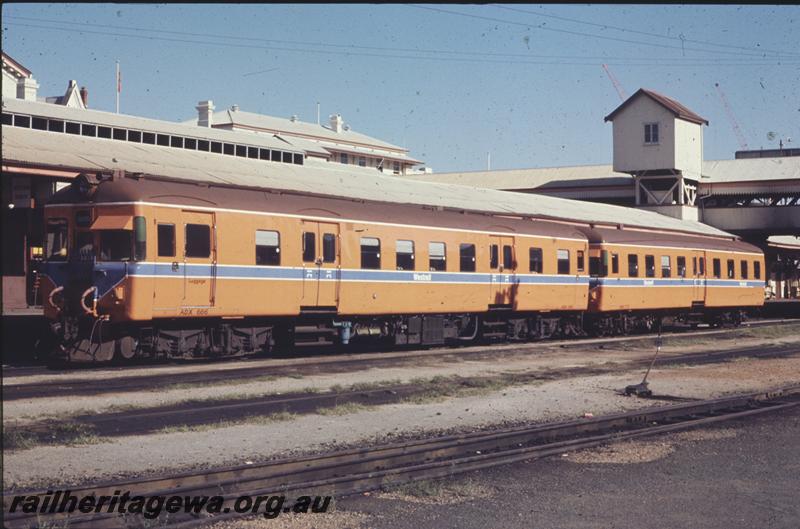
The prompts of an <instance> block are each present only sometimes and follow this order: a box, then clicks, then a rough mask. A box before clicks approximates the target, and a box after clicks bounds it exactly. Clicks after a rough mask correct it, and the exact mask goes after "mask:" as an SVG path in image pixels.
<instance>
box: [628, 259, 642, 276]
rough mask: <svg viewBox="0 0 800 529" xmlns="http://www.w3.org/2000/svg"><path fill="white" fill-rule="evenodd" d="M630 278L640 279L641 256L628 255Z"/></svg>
mask: <svg viewBox="0 0 800 529" xmlns="http://www.w3.org/2000/svg"><path fill="white" fill-rule="evenodd" d="M628 276H629V277H639V256H638V255H636V254H632V253H630V254H628Z"/></svg>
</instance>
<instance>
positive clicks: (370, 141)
mask: <svg viewBox="0 0 800 529" xmlns="http://www.w3.org/2000/svg"><path fill="white" fill-rule="evenodd" d="M184 123H186V124H192V123H195V124H196V123H197V118H195V119H192V120H188V121H185V122H184ZM211 123H212V125H214V126H216V125H234V126H240V127H252V128H256V129H266V130H270V131H276V132H278V131H283V132H287V133H291V134H298V135H302V136H307V137H313V138H324V139H326V140H327V141H330V142H342V143H349V144H359V145H363V146H368V147H381V148H383V149H388V150H392V151H397V152H398V153H402V152H407V151H408V149H404V148H403V147H398V146H397V145H392V144H391V143H387V142H385V141H381V140H378V139H376V138H372V137H370V136H367V135H366V134H361V133H360V132H355V131H353V130H342V131H341V132H336V131H334V130H331V129H330V128H328V127H326V126H324V125H317V124H316V123H307V122H304V121H299V120H295V121H292V120H291V119H286V118H278V117H275V116H266V115H264V114H255V113H253V112H245V111H243V110H232V109H227V110H222V111H219V112H214V114H213V116H212V121H211Z"/></svg>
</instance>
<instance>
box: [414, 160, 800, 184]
mask: <svg viewBox="0 0 800 529" xmlns="http://www.w3.org/2000/svg"><path fill="white" fill-rule="evenodd" d="M702 175H703V176H702V178H701V180H700V185H701V186H704V185H707V184H713V185H716V184H728V183H744V182H749V183H753V184H754V185H759V184H761V183H763V182H767V181H780V180H786V181H793V182H797V183H800V156H799V157H786V156H784V157H780V158H745V159H738V160H708V161H704V162H703V169H702ZM405 178H411V179H414V180H425V181H430V182H442V183H448V184H460V185H468V186H474V187H483V188H488V189H505V190H514V189H536V188H539V187H542V186H545V185H547V186H551V187H552V186H559V185H562V184H563V185H570V184H569V183H568V182H570V181H586V183H587V184H588V185H593V186H603V185H609V186H611V185H621V184H624V183H625V182H629V183H630V185H631V186H633V177H632V176H631V175H629V174H627V173H618V172H616V171H614V169H613V167H612V165H611V164H608V165H580V166H572V167H544V168H535V169H509V170H499V171H469V172H459V173H414V174H409V175H406V177H405Z"/></svg>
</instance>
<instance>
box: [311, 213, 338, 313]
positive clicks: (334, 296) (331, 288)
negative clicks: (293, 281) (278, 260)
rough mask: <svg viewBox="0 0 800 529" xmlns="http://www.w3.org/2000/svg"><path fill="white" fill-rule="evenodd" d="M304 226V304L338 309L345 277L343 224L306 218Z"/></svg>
mask: <svg viewBox="0 0 800 529" xmlns="http://www.w3.org/2000/svg"><path fill="white" fill-rule="evenodd" d="M302 228H303V233H302V237H303V302H302V306H304V307H329V308H334V309H335V308H336V307H337V306H338V304H339V279H340V277H341V267H340V248H339V246H340V241H339V225H338V224H332V223H327V222H316V221H307V220H304V221H303V224H302Z"/></svg>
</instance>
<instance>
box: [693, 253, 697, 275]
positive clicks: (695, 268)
mask: <svg viewBox="0 0 800 529" xmlns="http://www.w3.org/2000/svg"><path fill="white" fill-rule="evenodd" d="M692 275H693V276H696V275H697V256H695V257H692Z"/></svg>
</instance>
